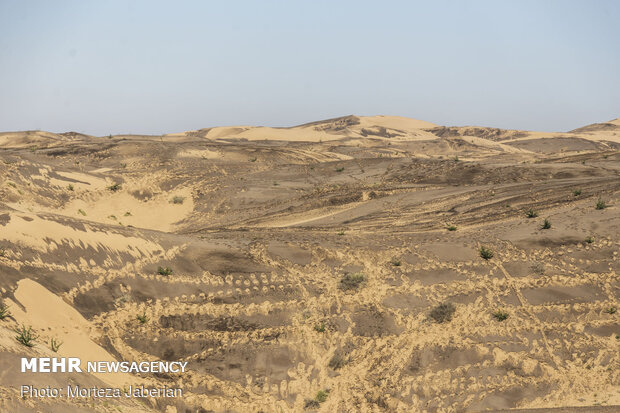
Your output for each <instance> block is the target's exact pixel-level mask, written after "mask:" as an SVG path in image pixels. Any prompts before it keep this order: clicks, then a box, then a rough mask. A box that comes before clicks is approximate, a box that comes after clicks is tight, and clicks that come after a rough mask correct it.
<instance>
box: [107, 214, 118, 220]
mask: <svg viewBox="0 0 620 413" xmlns="http://www.w3.org/2000/svg"><path fill="white" fill-rule="evenodd" d="M108 218H110V219H113V220H114V221H116V215H108Z"/></svg>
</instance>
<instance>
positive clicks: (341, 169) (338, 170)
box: [336, 166, 344, 172]
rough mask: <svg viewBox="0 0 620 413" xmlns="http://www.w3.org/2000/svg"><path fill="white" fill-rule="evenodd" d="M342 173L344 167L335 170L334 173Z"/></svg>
mask: <svg viewBox="0 0 620 413" xmlns="http://www.w3.org/2000/svg"><path fill="white" fill-rule="evenodd" d="M342 171H344V166H343V167H340V168H336V172H342Z"/></svg>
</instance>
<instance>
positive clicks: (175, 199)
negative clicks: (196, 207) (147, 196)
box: [170, 196, 185, 204]
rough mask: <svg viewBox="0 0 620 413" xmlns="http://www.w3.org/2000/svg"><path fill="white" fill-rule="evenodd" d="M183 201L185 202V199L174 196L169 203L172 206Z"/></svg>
mask: <svg viewBox="0 0 620 413" xmlns="http://www.w3.org/2000/svg"><path fill="white" fill-rule="evenodd" d="M183 201H185V197H182V196H175V197H172V200H171V201H170V202H172V203H173V204H182V203H183Z"/></svg>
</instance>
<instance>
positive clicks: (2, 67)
mask: <svg viewBox="0 0 620 413" xmlns="http://www.w3.org/2000/svg"><path fill="white" fill-rule="evenodd" d="M619 22H620V1H592V0H590V1H568V0H562V1H523V0H520V1H497V0H494V1H424V2H413V1H374V2H369V1H360V0H357V1H335V0H331V1H321V0H312V1H294V0H288V1H264V0H263V1H259V0H255V1H221V0H220V1H152V0H148V1H103V0H98V1H86V0H76V1H28V0H21V1H18V0H14V1H12V0H0V130H4V131H6V130H24V129H43V130H51V131H54V132H62V131H68V130H74V131H79V132H85V133H91V134H98V135H103V134H108V133H130V132H135V133H167V132H178V131H184V130H190V129H197V128H202V127H208V126H216V125H239V124H245V125H269V126H290V125H294V124H299V123H303V122H309V121H314V120H319V119H324V118H330V117H336V116H342V115H348V114H358V115H375V114H389V115H401V116H408V117H412V118H417V119H423V120H427V121H430V122H435V123H438V124H442V125H485V126H496V127H503V128H519V129H534V130H570V129H573V128H576V127H579V126H583V125H585V124H589V123H593V122H600V121H605V120H609V119H613V118H616V117H619V116H620V23H619Z"/></svg>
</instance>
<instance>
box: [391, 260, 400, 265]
mask: <svg viewBox="0 0 620 413" xmlns="http://www.w3.org/2000/svg"><path fill="white" fill-rule="evenodd" d="M400 264H401V262H400V260H393V261H392V265H393V266H395V267H400Z"/></svg>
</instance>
